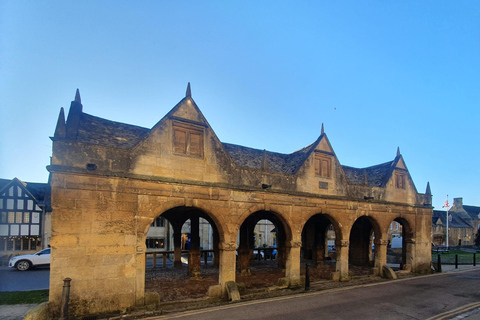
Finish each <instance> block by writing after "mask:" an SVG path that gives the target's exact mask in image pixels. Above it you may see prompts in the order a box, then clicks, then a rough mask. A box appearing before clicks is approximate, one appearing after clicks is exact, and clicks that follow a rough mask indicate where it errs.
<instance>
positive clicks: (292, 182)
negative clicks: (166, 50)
mask: <svg viewBox="0 0 480 320" xmlns="http://www.w3.org/2000/svg"><path fill="white" fill-rule="evenodd" d="M351 138H352V139H354V138H355V137H351ZM312 140H313V139H312ZM52 141H53V154H52V158H51V164H50V166H49V167H48V170H49V171H50V173H51V188H52V208H53V213H52V222H51V223H52V238H51V247H52V262H51V274H50V306H51V307H52V309H54V310H57V309H59V306H60V302H61V296H62V286H63V279H64V278H71V279H72V281H71V285H72V287H71V296H70V310H71V313H72V315H76V316H79V315H88V314H96V313H103V312H111V311H116V310H122V309H126V308H130V307H134V306H141V305H144V304H145V296H146V292H145V269H146V239H147V233H148V230H149V228H150V227H151V225H152V223H153V222H154V221H155V219H157V217H162V218H164V219H166V220H167V221H168V223H170V224H171V226H172V228H173V234H174V236H173V238H174V239H173V242H174V251H175V252H174V265H175V266H177V267H181V264H182V263H181V258H182V257H181V250H180V243H181V239H180V236H181V233H182V232H181V228H182V226H183V224H184V223H185V222H186V221H188V220H189V221H190V226H191V245H190V250H189V252H188V269H186V272H188V274H189V275H190V276H191V277H200V276H201V268H200V262H201V258H200V245H199V240H198V239H199V236H198V225H199V219H200V218H201V219H205V220H206V221H208V222H209V223H210V225H211V226H212V233H213V235H212V238H213V251H214V259H215V263H216V264H217V265H218V284H217V285H216V286H215V287H217V288H216V289H217V290H212V292H218V293H220V294H222V295H225V294H226V286H227V285H226V284H227V283H229V282H232V281H233V282H235V280H236V275H237V274H242V275H245V274H247V275H248V273H249V268H250V263H251V261H252V255H253V249H254V239H253V236H252V235H253V233H254V228H255V225H256V224H257V222H258V221H260V220H262V219H267V220H269V221H271V222H272V223H273V224H274V226H275V230H274V231H275V240H276V249H277V250H278V263H279V265H281V267H282V269H283V270H284V278H283V281H284V283H287V284H288V285H290V286H292V287H294V286H298V285H299V284H300V282H301V275H300V270H301V269H300V261H301V258H308V259H311V260H313V261H314V262H315V263H317V264H321V263H322V261H323V259H325V257H326V254H325V252H326V250H327V248H326V247H327V240H326V239H327V232H328V231H329V230H333V231H334V233H335V240H334V242H335V247H336V262H335V269H334V272H333V273H332V274H331V278H332V279H334V280H340V281H347V280H348V279H349V277H350V275H349V266H353V265H355V266H357V265H358V266H368V267H371V268H372V273H376V274H380V273H381V271H382V268H383V267H384V266H385V265H386V263H387V245H388V232H389V231H388V230H389V227H390V225H391V223H392V222H397V223H399V224H400V225H401V227H402V239H403V240H402V241H403V247H402V248H403V249H402V250H403V251H402V267H403V269H405V270H407V271H408V270H409V271H411V272H415V273H427V272H430V264H431V251H430V248H431V221H432V201H431V192H430V186H429V185H428V184H427V188H426V192H425V193H424V194H422V193H419V192H418V191H417V189H416V187H415V185H414V183H413V180H412V177H411V176H410V174H409V171H408V169H407V166H406V163H405V161H404V158H403V156H402V155H401V153H400V150H399V149H397V152H396V155H395V157H393V159H392V160H391V161H388V162H385V163H382V164H378V165H373V166H370V167H367V168H354V167H349V166H345V165H342V164H341V163H340V161H339V159H338V158H337V156H336V155H335V152H334V150H333V148H332V146H331V144H330V142H329V139H328V137H327V134H326V133H325V132H324V128H323V125H322V128H321V134H320V136H319V137H318V138H317V139H316V140H315V141H314V142H313V143H312V144H310V145H309V146H306V147H303V148H302V149H300V150H298V151H295V152H293V153H290V154H281V153H276V152H270V151H266V150H258V149H253V148H249V147H245V146H240V145H234V144H229V143H224V142H221V141H220V139H219V138H218V137H217V135H216V134H215V132H214V130H213V128H212V127H211V126H210V124H209V123H208V122H207V120H206V119H205V117H204V116H203V114H202V112H201V111H200V109H199V107H198V106H197V105H196V103H195V101H194V100H193V99H192V95H191V90H190V84H188V87H187V92H186V96H185V97H184V98H183V99H182V100H181V101H180V102H179V103H178V104H177V105H176V106H175V107H174V108H173V109H172V110H171V111H170V112H168V113H167V114H166V115H165V116H164V117H163V118H162V119H161V120H160V121H158V122H157V123H156V124H155V125H154V126H153V127H152V128H143V127H139V126H135V125H130V124H124V123H119V122H115V121H112V120H107V119H102V118H99V117H96V116H93V115H90V114H88V113H85V112H84V109H83V105H82V103H81V99H80V94H79V92H78V90H77V93H76V96H75V99H74V101H72V103H71V105H70V110H69V112H68V117H67V118H66V120H65V114H64V111H63V108H62V109H61V110H60V115H59V118H58V122H57V126H56V129H55V133H54V136H53V137H52ZM352 143H357V142H355V141H353V140H352ZM393 155H394V152H392V156H393ZM372 244H373V247H374V254H373V255H372Z"/></svg>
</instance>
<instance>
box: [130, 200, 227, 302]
mask: <svg viewBox="0 0 480 320" xmlns="http://www.w3.org/2000/svg"><path fill="white" fill-rule="evenodd" d="M152 212H155V214H154V215H153V214H149V215H148V216H139V220H140V221H141V222H142V223H141V225H142V226H141V227H139V229H140V230H141V232H139V239H138V240H137V243H142V245H143V246H145V240H146V237H147V232H148V229H149V228H150V226H151V223H152V222H153V221H154V219H156V218H157V217H163V218H165V219H166V220H167V221H168V222H169V223H170V224H171V225H172V229H173V238H174V250H173V251H174V253H173V266H174V269H179V268H182V248H181V236H182V227H183V225H184V224H185V222H187V221H188V220H190V227H191V230H190V236H191V238H190V239H191V246H190V248H189V250H188V253H187V256H188V259H187V261H188V271H187V270H185V271H174V270H171V271H169V272H176V273H178V272H180V273H181V274H183V276H182V277H185V276H187V278H186V279H188V278H199V277H200V276H201V273H202V272H203V271H201V269H203V267H201V265H202V261H203V259H202V253H201V248H200V234H199V227H200V226H199V220H200V218H203V219H205V220H206V221H207V222H208V223H209V224H210V226H211V228H212V233H211V235H212V238H213V259H210V258H209V260H210V261H209V263H208V264H209V265H210V267H212V265H211V264H212V263H213V267H214V268H218V265H219V260H220V259H219V257H220V243H221V241H222V240H223V239H224V238H225V237H224V233H223V230H224V229H225V227H224V226H223V225H222V223H221V222H220V220H219V219H218V217H216V216H215V215H214V214H213V213H212V212H210V210H208V209H206V208H205V207H204V206H202V207H200V206H196V205H195V206H194V205H192V206H186V205H185V203H184V202H170V203H169V205H166V204H162V205H160V206H159V207H158V208H157V210H152ZM183 258H185V256H183ZM137 259H139V260H142V263H141V265H143V269H142V270H141V272H140V270H138V271H137V277H140V276H142V277H141V279H140V278H139V279H138V280H137V281H138V282H140V281H143V282H144V283H145V272H146V270H145V266H146V264H145V255H143V256H141V257H140V256H137ZM204 267H206V265H204ZM215 270H216V271H215ZM217 272H218V273H217ZM221 272H222V271H221V270H220V271H219V270H218V269H214V270H213V273H212V270H210V271H209V273H210V275H209V277H212V276H216V277H218V282H219V283H220V279H221V278H222V274H221ZM167 276H168V274H167ZM160 277H161V276H160ZM158 280H159V279H157V281H158ZM160 280H161V279H160ZM185 285H187V281H186V282H185ZM206 292H207V290H205V293H206Z"/></svg>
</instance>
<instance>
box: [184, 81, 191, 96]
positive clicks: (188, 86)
mask: <svg viewBox="0 0 480 320" xmlns="http://www.w3.org/2000/svg"><path fill="white" fill-rule="evenodd" d="M191 97H192V89H190V82H189V83H188V85H187V93H186V94H185V98H191Z"/></svg>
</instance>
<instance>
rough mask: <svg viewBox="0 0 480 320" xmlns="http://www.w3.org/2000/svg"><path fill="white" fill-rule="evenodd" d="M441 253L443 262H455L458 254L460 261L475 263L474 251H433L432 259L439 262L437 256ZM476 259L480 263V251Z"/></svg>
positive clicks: (462, 262)
mask: <svg viewBox="0 0 480 320" xmlns="http://www.w3.org/2000/svg"><path fill="white" fill-rule="evenodd" d="M439 254H440V256H441V259H442V263H449V264H453V263H455V255H457V256H458V263H461V264H473V253H468V252H465V251H462V250H450V251H449V252H438V253H437V252H432V261H433V262H437V259H438V258H437V257H438V255H439ZM475 260H476V262H477V263H479V264H480V253H477V254H476V255H475Z"/></svg>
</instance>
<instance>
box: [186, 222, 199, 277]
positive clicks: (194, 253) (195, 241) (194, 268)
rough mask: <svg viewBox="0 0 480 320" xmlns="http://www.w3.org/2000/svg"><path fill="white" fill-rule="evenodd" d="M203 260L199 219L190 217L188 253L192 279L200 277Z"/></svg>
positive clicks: (189, 273) (189, 272)
mask: <svg viewBox="0 0 480 320" xmlns="http://www.w3.org/2000/svg"><path fill="white" fill-rule="evenodd" d="M201 258H202V257H201V253H200V222H199V217H198V216H195V217H190V250H189V251H188V275H189V276H190V277H192V278H198V277H200V275H201V272H200V265H201V261H202V259H201Z"/></svg>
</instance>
